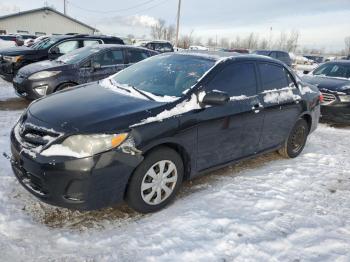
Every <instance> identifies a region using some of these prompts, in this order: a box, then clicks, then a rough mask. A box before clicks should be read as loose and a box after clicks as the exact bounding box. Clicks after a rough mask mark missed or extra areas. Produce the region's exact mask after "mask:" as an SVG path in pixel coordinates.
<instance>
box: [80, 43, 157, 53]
mask: <svg viewBox="0 0 350 262" xmlns="http://www.w3.org/2000/svg"><path fill="white" fill-rule="evenodd" d="M117 47H119V48H127V49H140V50H145V51H147V52H153V53H155V54H158V52H155V51H153V50H149V49H147V48H144V47H141V46H133V45H120V44H98V45H91V46H88V47H83V48H93V49H100V50H103V49H110V48H117Z"/></svg>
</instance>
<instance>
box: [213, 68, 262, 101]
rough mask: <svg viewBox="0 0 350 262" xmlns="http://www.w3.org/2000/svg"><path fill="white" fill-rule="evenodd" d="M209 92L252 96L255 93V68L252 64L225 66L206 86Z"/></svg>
mask: <svg viewBox="0 0 350 262" xmlns="http://www.w3.org/2000/svg"><path fill="white" fill-rule="evenodd" d="M207 88H208V89H209V90H219V91H222V92H225V93H227V94H229V96H240V95H245V96H253V95H256V92H257V81H256V75H255V66H254V64H253V63H239V64H229V65H226V66H225V68H224V69H223V70H221V71H220V72H219V73H218V74H217V75H216V76H215V77H214V78H213V79H212V81H210V83H209V85H208V86H207Z"/></svg>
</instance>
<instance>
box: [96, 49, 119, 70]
mask: <svg viewBox="0 0 350 262" xmlns="http://www.w3.org/2000/svg"><path fill="white" fill-rule="evenodd" d="M92 60H93V62H95V63H98V64H100V65H101V66H111V65H116V64H123V60H124V59H123V51H121V50H113V51H112V50H108V51H107V52H103V53H100V54H97V55H95V56H94V57H93V59H92Z"/></svg>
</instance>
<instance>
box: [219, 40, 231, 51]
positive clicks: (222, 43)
mask: <svg viewBox="0 0 350 262" xmlns="http://www.w3.org/2000/svg"><path fill="white" fill-rule="evenodd" d="M219 45H220V47H222V48H226V49H228V48H229V47H230V42H229V40H228V39H227V38H225V37H223V38H221V39H220V42H219Z"/></svg>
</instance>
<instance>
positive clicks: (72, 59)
mask: <svg viewBox="0 0 350 262" xmlns="http://www.w3.org/2000/svg"><path fill="white" fill-rule="evenodd" d="M99 51H100V49H99V48H98V47H94V46H91V47H82V48H79V49H75V50H73V51H72V52H70V53H68V54H65V55H62V56H60V57H59V58H57V59H56V61H58V62H62V63H65V64H75V63H79V62H81V61H83V60H85V59H86V58H88V57H89V56H91V55H93V54H95V53H97V52H99Z"/></svg>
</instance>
